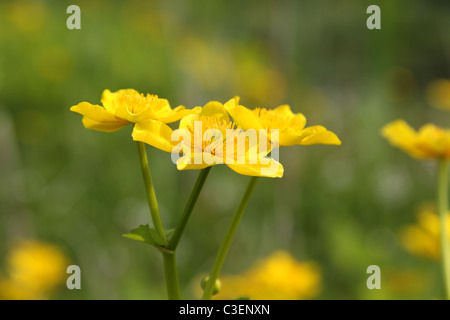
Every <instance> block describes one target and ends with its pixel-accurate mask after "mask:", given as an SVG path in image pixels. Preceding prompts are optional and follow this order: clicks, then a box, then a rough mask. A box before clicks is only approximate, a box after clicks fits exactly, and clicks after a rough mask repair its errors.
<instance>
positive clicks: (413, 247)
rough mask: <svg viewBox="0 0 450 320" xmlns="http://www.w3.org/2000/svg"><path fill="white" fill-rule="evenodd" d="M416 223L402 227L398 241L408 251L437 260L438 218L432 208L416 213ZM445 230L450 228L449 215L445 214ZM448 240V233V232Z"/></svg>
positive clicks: (438, 247)
mask: <svg viewBox="0 0 450 320" xmlns="http://www.w3.org/2000/svg"><path fill="white" fill-rule="evenodd" d="M417 220H418V223H417V225H410V226H406V227H404V228H403V229H402V230H401V232H400V242H401V244H402V246H403V247H404V248H405V249H406V250H408V251H409V252H411V253H413V254H416V255H419V256H423V257H426V258H430V259H435V260H438V259H440V256H441V239H440V234H441V232H440V227H439V226H440V220H439V217H438V215H437V214H436V213H435V212H434V210H433V209H430V208H424V210H422V211H421V212H420V213H419V215H418V219H417ZM447 230H450V215H447ZM448 238H449V240H450V234H448Z"/></svg>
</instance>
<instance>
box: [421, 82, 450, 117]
mask: <svg viewBox="0 0 450 320" xmlns="http://www.w3.org/2000/svg"><path fill="white" fill-rule="evenodd" d="M426 98H427V101H428V103H429V104H430V105H431V106H433V107H435V108H439V109H445V110H450V80H448V79H437V80H434V81H433V82H431V83H430V84H429V85H428V87H427V90H426Z"/></svg>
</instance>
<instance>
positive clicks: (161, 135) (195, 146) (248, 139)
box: [133, 101, 283, 177]
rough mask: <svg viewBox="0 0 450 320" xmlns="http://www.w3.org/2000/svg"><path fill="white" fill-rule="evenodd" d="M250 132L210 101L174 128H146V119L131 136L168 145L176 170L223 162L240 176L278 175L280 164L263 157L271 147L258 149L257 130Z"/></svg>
mask: <svg viewBox="0 0 450 320" xmlns="http://www.w3.org/2000/svg"><path fill="white" fill-rule="evenodd" d="M252 133H253V134H250V132H246V131H244V130H242V129H241V128H239V127H236V125H235V124H234V123H233V122H232V121H231V120H230V117H229V115H228V113H227V111H226V110H225V108H224V106H223V104H222V103H220V102H217V101H211V102H208V103H207V104H206V105H205V106H204V107H203V108H202V109H201V112H199V113H194V114H190V115H188V116H186V117H184V118H183V119H181V121H180V125H179V128H178V129H177V130H175V131H172V129H170V128H169V127H168V126H165V127H164V128H158V129H157V130H149V125H148V121H143V122H141V123H139V124H137V125H136V127H135V130H134V132H133V138H134V140H137V141H142V142H145V143H147V144H150V145H153V146H162V145H165V146H167V147H168V148H170V146H171V147H172V148H173V149H172V150H171V151H172V155H173V160H175V161H176V164H177V168H178V169H179V170H190V169H204V168H207V167H210V166H212V165H215V164H225V165H227V166H228V167H230V168H231V169H232V170H234V171H236V172H237V173H240V174H243V175H249V176H266V177H281V176H282V175H283V166H282V165H281V164H280V163H279V162H277V161H276V160H274V159H271V158H266V157H265V156H266V155H267V154H268V152H269V151H270V150H269V149H268V148H260V145H259V138H258V136H257V133H256V131H253V132H252ZM252 138H253V139H252ZM180 140H181V142H180ZM239 142H242V144H240V143H239ZM180 153H181V154H182V156H181V157H180V156H179V155H180Z"/></svg>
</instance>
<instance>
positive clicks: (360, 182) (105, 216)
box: [0, 0, 450, 299]
mask: <svg viewBox="0 0 450 320" xmlns="http://www.w3.org/2000/svg"><path fill="white" fill-rule="evenodd" d="M71 4H73V3H72V2H70V1H66V0H62V1H50V0H41V1H39V0H29V1H26V0H17V1H8V0H5V1H1V2H0V175H1V177H2V179H0V203H1V205H0V270H6V266H7V265H8V262H7V253H8V252H10V251H11V250H13V246H14V244H15V243H17V241H18V240H19V239H22V238H28V239H39V240H41V241H45V242H48V243H52V244H54V245H56V246H58V247H59V248H61V250H62V251H63V252H65V253H66V254H67V255H68V256H69V257H70V261H71V263H72V264H76V265H78V266H80V268H81V279H82V289H81V290H68V289H66V288H65V287H61V288H60V290H58V291H56V292H54V294H53V295H52V297H54V298H60V299H118V298H121V299H154V298H165V297H166V294H165V287H164V282H163V270H162V267H161V261H160V256H159V255H158V252H156V250H150V249H149V248H148V247H147V246H145V245H139V244H137V243H135V242H133V241H130V240H128V239H126V238H123V237H122V236H121V235H122V234H124V233H127V232H129V231H130V230H131V229H133V228H135V227H137V226H139V225H140V224H146V223H149V221H150V215H149V212H148V208H147V204H146V199H145V194H144V190H143V189H144V186H143V183H142V177H141V175H140V174H141V173H140V168H139V163H138V159H137V150H136V146H135V145H134V144H135V143H133V142H132V139H131V136H130V134H131V128H128V127H127V128H124V129H123V130H120V131H118V132H116V133H114V134H104V133H101V132H96V131H91V130H85V129H84V128H83V127H82V124H81V120H80V117H79V115H76V114H74V113H72V112H69V107H70V106H72V105H74V104H76V103H78V102H80V101H90V102H94V101H98V99H99V94H100V93H101V92H102V91H103V90H104V89H110V90H111V91H115V90H118V89H122V88H134V89H136V90H138V91H139V92H145V93H146V92H149V93H154V94H158V95H159V96H161V97H164V98H167V99H169V101H170V103H171V105H173V106H178V105H180V104H182V105H185V106H187V107H189V108H192V107H194V106H199V105H204V104H205V103H206V102H207V101H210V100H218V101H221V102H225V101H228V100H229V99H231V98H232V97H234V96H236V95H238V96H240V97H241V102H242V104H243V105H245V106H248V107H249V108H255V107H261V108H273V107H276V106H278V105H280V104H289V105H290V106H291V107H292V110H293V112H295V113H297V112H302V113H303V114H304V115H305V116H306V118H307V119H308V124H307V125H308V126H309V125H317V124H321V125H324V126H325V127H326V128H327V129H329V130H331V131H333V132H335V133H336V134H337V135H338V136H339V138H340V139H341V140H342V142H343V143H342V145H341V146H340V147H335V146H321V145H318V146H300V147H292V148H290V147H288V148H284V149H282V150H280V162H281V163H282V164H283V166H284V169H285V172H284V177H283V178H282V179H268V178H267V179H260V180H261V181H260V182H259V183H258V185H257V187H256V190H255V194H254V196H253V198H252V199H251V201H250V203H249V207H248V210H247V212H246V214H245V216H244V218H243V220H242V223H241V225H240V226H239V229H238V233H237V236H236V238H235V239H234V241H233V244H232V247H231V250H230V252H229V255H228V257H227V260H226V262H225V265H224V270H223V273H224V274H240V273H243V272H244V270H247V269H248V268H249V266H251V265H253V263H254V262H255V261H257V260H258V259H261V258H263V257H266V256H268V255H269V254H270V253H271V252H273V251H275V250H279V249H283V250H287V251H288V252H289V253H290V254H291V255H292V256H293V257H294V258H295V259H297V260H299V261H310V260H312V261H315V262H316V263H317V264H318V265H319V266H320V270H321V274H322V286H321V287H322V290H321V291H320V294H319V295H318V296H317V297H316V298H321V299H330V298H333V299H377V298H384V299H397V298H402V299H404V298H425V299H426V298H439V297H442V293H443V290H442V285H441V278H440V268H439V265H438V264H437V263H436V262H435V261H432V260H428V259H422V258H421V257H419V256H416V255H412V254H410V253H408V252H407V251H406V250H405V249H404V248H403V247H402V245H401V244H400V239H399V230H401V229H402V228H403V227H404V226H405V225H409V224H412V223H415V221H416V215H415V212H416V210H417V207H418V206H419V205H420V204H421V203H422V202H423V201H433V200H434V198H435V171H436V170H435V169H436V168H435V164H434V163H433V162H432V161H415V160H413V159H411V158H410V157H408V156H407V155H406V154H404V153H403V152H401V151H399V150H398V149H396V148H392V147H391V146H390V145H389V144H388V143H387V142H386V140H385V139H383V138H382V137H381V136H380V134H379V132H380V128H381V127H382V126H383V125H384V124H386V123H388V122H390V121H392V120H394V119H397V118H403V119H405V120H406V121H407V122H408V123H410V124H411V126H413V127H414V128H418V127H420V126H421V125H422V124H424V123H426V122H432V123H435V124H436V125H438V126H441V127H448V126H450V113H448V112H446V111H445V110H442V108H441V109H438V108H432V106H434V107H445V106H447V105H448V101H446V99H447V98H445V97H448V96H449V92H448V90H449V89H448V85H445V84H446V83H447V82H448V81H449V79H450V72H449V64H450V38H449V35H448V30H449V27H450V20H449V19H448V17H449V10H450V3H449V2H448V1H444V0H441V1H432V2H430V1H426V0H418V1H406V0H396V1H385V2H383V3H380V7H381V15H382V29H381V30H368V29H367V28H366V19H367V17H368V15H367V14H366V9H367V7H368V6H369V5H371V4H373V2H372V1H345V2H342V1H332V0H326V1H312V0H303V1H296V0H290V1H275V0H272V1H258V2H252V1H248V2H243V1H193V0H190V1H174V0H164V1H162V0H159V1H118V0H115V1H113V0H108V1H106V0H103V1H84V0H80V1H77V5H79V7H80V8H81V30H68V29H67V27H66V19H67V18H68V16H69V14H67V13H66V9H67V7H68V6H69V5H71ZM436 81H439V82H436ZM442 81H444V82H442ZM148 151H149V159H150V166H151V169H152V172H153V180H154V182H155V186H156V192H157V197H158V200H159V204H160V209H161V213H162V215H163V222H164V224H165V226H166V227H168V228H172V227H174V226H175V224H176V221H177V218H178V217H179V216H180V214H181V212H182V209H183V207H184V204H185V202H186V201H187V199H188V196H189V192H190V190H191V188H192V186H193V184H194V181H195V178H196V175H197V172H193V171H189V172H178V171H177V169H176V167H175V165H174V164H173V163H172V162H171V160H170V155H169V154H167V153H165V152H161V151H159V150H156V149H154V148H148ZM247 182H248V178H247V177H244V176H240V175H238V174H235V173H234V172H233V171H231V170H229V169H228V168H227V167H226V166H216V167H214V168H213V170H212V171H211V173H210V175H209V178H208V180H207V181H206V184H205V188H204V190H203V193H202V195H201V196H200V198H199V201H198V203H197V206H196V209H195V211H194V212H193V216H192V219H191V221H190V222H189V224H188V226H187V228H186V233H185V234H184V236H183V238H182V239H181V242H180V247H179V250H178V266H179V269H180V280H181V282H182V287H183V288H185V290H184V292H183V296H184V297H186V298H193V297H195V294H194V292H193V291H192V290H191V286H190V284H191V282H192V280H193V278H194V277H195V276H196V275H197V274H199V273H206V272H207V271H208V270H209V268H210V267H211V265H212V262H213V258H214V254H215V252H216V250H217V248H218V246H219V244H220V241H221V240H222V237H223V235H224V233H225V228H226V226H227V224H228V223H229V221H230V219H231V214H232V212H233V211H234V209H235V208H236V206H237V204H238V201H239V199H240V196H241V194H242V193H243V191H244V190H245V186H246V184H247ZM373 264H375V265H378V266H380V268H381V272H382V278H381V279H382V289H381V290H368V289H367V287H366V279H367V277H368V274H366V268H367V267H368V266H369V265H373ZM224 290H225V289H224Z"/></svg>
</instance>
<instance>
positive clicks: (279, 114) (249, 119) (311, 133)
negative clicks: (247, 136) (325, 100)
mask: <svg viewBox="0 0 450 320" xmlns="http://www.w3.org/2000/svg"><path fill="white" fill-rule="evenodd" d="M225 108H226V110H227V111H228V112H229V114H230V115H231V117H232V118H233V120H234V122H236V125H238V126H239V127H241V128H243V129H244V130H247V129H250V128H252V129H255V130H259V129H265V130H267V133H268V137H269V139H271V130H272V129H275V130H279V139H278V143H279V145H280V146H292V145H312V144H335V145H340V144H341V141H340V140H339V138H338V137H337V136H336V135H335V134H334V133H333V132H331V131H328V130H327V129H325V128H324V127H322V126H312V127H307V128H305V125H306V118H305V116H304V115H303V114H301V113H296V114H294V113H293V112H292V111H291V107H290V106H288V105H282V106H279V107H277V108H275V109H265V108H256V109H254V110H249V109H247V108H246V107H244V106H241V105H239V97H235V98H234V99H232V100H230V101H228V102H227V103H226V104H225ZM271 140H272V139H271Z"/></svg>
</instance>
